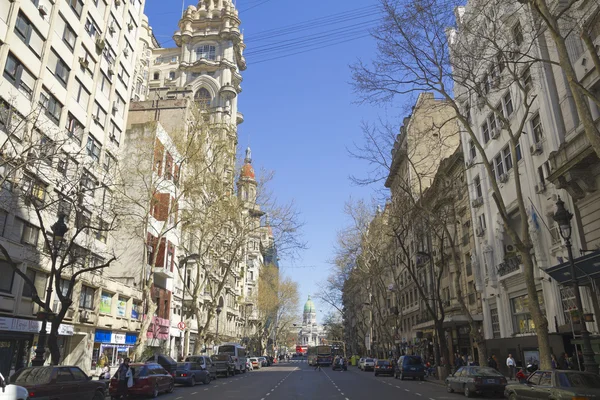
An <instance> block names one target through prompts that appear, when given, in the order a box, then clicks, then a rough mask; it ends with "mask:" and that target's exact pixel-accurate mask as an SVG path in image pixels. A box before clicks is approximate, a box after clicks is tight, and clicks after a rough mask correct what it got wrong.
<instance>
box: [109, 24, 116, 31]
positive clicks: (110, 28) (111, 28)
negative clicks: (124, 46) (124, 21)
mask: <svg viewBox="0 0 600 400" xmlns="http://www.w3.org/2000/svg"><path fill="white" fill-rule="evenodd" d="M108 31H109V32H110V33H115V26H114V25H111V26H109V27H108Z"/></svg>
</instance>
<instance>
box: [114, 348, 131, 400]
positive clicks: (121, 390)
mask: <svg viewBox="0 0 600 400" xmlns="http://www.w3.org/2000/svg"><path fill="white" fill-rule="evenodd" d="M130 376H131V369H130V368H129V358H126V359H125V360H123V363H121V365H119V369H118V370H117V377H118V379H119V383H118V386H117V397H120V398H124V397H127V389H128V387H127V384H128V381H129V377H130Z"/></svg>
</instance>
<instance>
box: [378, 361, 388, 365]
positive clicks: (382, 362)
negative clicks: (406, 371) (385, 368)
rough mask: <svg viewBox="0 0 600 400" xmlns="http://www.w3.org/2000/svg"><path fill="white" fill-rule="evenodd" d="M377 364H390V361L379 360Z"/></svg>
mask: <svg viewBox="0 0 600 400" xmlns="http://www.w3.org/2000/svg"><path fill="white" fill-rule="evenodd" d="M377 365H390V362H389V361H377Z"/></svg>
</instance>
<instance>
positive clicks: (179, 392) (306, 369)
mask: <svg viewBox="0 0 600 400" xmlns="http://www.w3.org/2000/svg"><path fill="white" fill-rule="evenodd" d="M207 395H209V396H210V398H211V399H223V400H226V399H227V400H237V399H239V400H287V399H332V400H354V399H373V398H377V399H395V398H399V397H402V398H403V399H405V400H451V399H459V400H462V399H463V398H464V396H463V395H462V394H456V393H452V394H450V393H447V392H446V389H445V387H443V386H441V385H438V384H435V383H432V382H427V381H425V382H420V381H412V380H405V381H400V380H398V379H394V378H393V377H391V376H389V377H388V376H384V377H375V376H374V374H373V372H362V371H360V370H359V369H358V368H357V367H350V368H349V369H348V371H344V372H342V371H333V370H331V368H323V369H322V370H321V371H315V370H314V368H312V367H310V366H308V365H307V364H306V363H305V362H304V363H282V364H277V365H274V366H272V367H266V368H261V369H260V370H254V371H252V372H249V373H246V374H243V375H237V376H235V377H232V378H220V379H218V380H216V381H213V382H212V383H210V384H209V385H198V386H196V387H185V386H181V387H179V386H178V387H176V388H175V391H174V392H173V393H171V394H163V395H161V396H160V397H159V398H160V399H161V400H199V399H206V398H207Z"/></svg>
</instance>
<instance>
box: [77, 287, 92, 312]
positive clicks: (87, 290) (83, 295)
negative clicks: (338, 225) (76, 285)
mask: <svg viewBox="0 0 600 400" xmlns="http://www.w3.org/2000/svg"><path fill="white" fill-rule="evenodd" d="M95 295H96V289H94V288H92V287H89V286H85V285H82V286H81V292H80V293H79V308H83V309H85V310H93V309H94V297H95Z"/></svg>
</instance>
